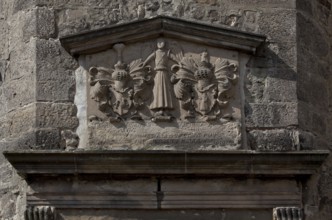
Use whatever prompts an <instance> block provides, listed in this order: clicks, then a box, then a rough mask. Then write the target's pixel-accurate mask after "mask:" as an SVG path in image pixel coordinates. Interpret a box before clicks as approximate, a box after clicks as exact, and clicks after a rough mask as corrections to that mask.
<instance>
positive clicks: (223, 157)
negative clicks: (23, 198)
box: [4, 150, 329, 177]
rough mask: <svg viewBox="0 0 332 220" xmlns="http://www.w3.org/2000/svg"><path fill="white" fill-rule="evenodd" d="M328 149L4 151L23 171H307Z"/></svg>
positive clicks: (310, 171) (280, 173)
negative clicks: (280, 150)
mask: <svg viewBox="0 0 332 220" xmlns="http://www.w3.org/2000/svg"><path fill="white" fill-rule="evenodd" d="M328 154H329V152H328V151H299V152H284V153H283V152H279V153H277V152H274V153H268V152H252V151H236V152H230V151H213V152H208V151H202V152H181V151H175V152H169V151H89V152H54V151H46V150H43V151H33V152H29V151H23V152H4V155H5V157H6V158H7V159H8V161H9V162H10V163H11V164H12V165H13V167H14V168H15V169H16V170H17V172H18V173H19V174H21V175H22V176H23V177H28V176H29V175H32V176H33V175H52V176H54V175H62V174H72V175H77V174H82V175H83V174H99V175H104V174H108V175H110V174H112V175H125V176H129V175H134V176H140V175H141V176H153V175H161V174H162V175H165V176H167V175H177V176H179V175H182V176H185V175H192V174H194V175H196V176H199V175H203V176H204V175H213V176H218V175H222V176H227V175H230V176H234V175H237V176H246V175H250V176H255V175H262V176H274V177H276V176H306V175H312V174H313V173H315V172H316V169H317V168H318V167H319V166H320V165H321V164H322V162H323V161H324V160H325V158H326V157H327V155H328Z"/></svg>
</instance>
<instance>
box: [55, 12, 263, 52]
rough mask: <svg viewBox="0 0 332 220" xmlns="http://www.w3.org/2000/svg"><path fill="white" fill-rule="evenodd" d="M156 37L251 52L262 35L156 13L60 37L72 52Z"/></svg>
mask: <svg viewBox="0 0 332 220" xmlns="http://www.w3.org/2000/svg"><path fill="white" fill-rule="evenodd" d="M157 37H169V38H175V39H181V40H185V41H190V42H193V43H198V44H203V45H208V46H213V47H220V48H226V49H231V50H238V51H242V52H246V53H255V52H256V48H257V47H258V46H259V45H260V44H262V43H263V42H264V41H265V39H266V37H265V36H263V35H258V34H254V33H249V32H244V31H239V30H234V29H230V28H225V27H221V26H217V25H208V24H203V23H198V22H193V21H187V20H183V19H179V18H172V17H166V16H157V17H154V18H149V19H143V20H136V21H132V22H128V23H123V24H117V25H113V26H110V27H107V28H102V29H98V30H93V31H88V32H82V33H78V34H74V35H70V36H64V37H62V38H61V39H60V41H61V44H62V45H63V47H64V48H65V49H66V50H67V51H68V52H69V53H70V54H71V55H73V56H79V55H81V54H91V53H97V52H100V51H103V50H107V49H110V48H112V46H113V45H114V44H117V43H125V44H130V43H135V42H138V41H144V40H146V39H152V38H157Z"/></svg>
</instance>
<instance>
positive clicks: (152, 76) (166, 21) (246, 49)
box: [61, 17, 265, 150]
mask: <svg viewBox="0 0 332 220" xmlns="http://www.w3.org/2000/svg"><path fill="white" fill-rule="evenodd" d="M264 39H265V38H264V37H262V36H259V35H253V34H248V33H243V32H239V31H234V30H229V29H224V28H221V27H215V26H213V27H212V26H208V25H203V24H200V23H193V22H188V21H184V20H179V19H174V18H168V17H157V18H153V19H147V20H142V21H135V22H132V23H131V24H122V25H116V26H113V27H110V28H106V29H102V30H97V31H93V32H88V33H85V34H81V35H76V36H70V37H66V38H63V39H62V40H61V41H62V43H63V45H64V47H65V48H66V49H67V50H68V51H69V52H70V53H72V54H73V55H74V56H78V59H79V62H80V64H81V66H82V69H81V70H80V71H81V72H79V73H77V75H79V74H80V75H83V78H82V77H81V78H79V79H78V80H81V81H82V80H83V81H84V82H86V84H87V86H86V88H83V89H82V88H78V89H77V97H78V98H77V100H78V102H81V103H78V104H79V105H82V106H84V105H86V107H85V109H84V112H79V113H78V114H80V115H84V116H83V117H82V119H81V122H82V123H80V126H81V127H80V129H79V130H82V132H83V133H84V134H88V138H84V137H80V145H81V147H82V146H84V147H85V148H86V147H87V146H93V147H95V148H107V149H127V148H134V149H177V150H179V149H188V148H189V149H192V150H193V149H196V150H197V149H199V150H204V149H233V150H234V149H238V148H239V147H240V143H241V115H242V112H243V110H242V109H243V105H244V103H242V98H241V94H242V90H243V88H242V86H241V83H243V81H242V80H243V74H244V71H245V64H246V62H247V61H248V59H249V55H248V54H252V53H254V52H255V50H256V47H257V46H258V45H259V44H260V43H261V42H263V41H264ZM83 81H82V82H83ZM83 96H85V98H82V97H83ZM84 117H85V118H84ZM79 147H80V146H79Z"/></svg>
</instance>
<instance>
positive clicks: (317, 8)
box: [297, 0, 332, 219]
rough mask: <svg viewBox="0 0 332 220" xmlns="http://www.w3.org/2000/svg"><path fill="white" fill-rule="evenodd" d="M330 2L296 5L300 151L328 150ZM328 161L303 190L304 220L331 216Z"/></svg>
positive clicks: (331, 55)
mask: <svg viewBox="0 0 332 220" xmlns="http://www.w3.org/2000/svg"><path fill="white" fill-rule="evenodd" d="M331 3H332V2H331V1H329V0H325V1H322V0H317V1H298V3H297V8H298V14H297V45H298V47H297V54H298V55H297V59H298V60H297V66H298V72H297V74H298V86H297V95H298V100H299V105H298V108H299V128H300V131H301V133H302V134H301V136H300V141H301V142H302V143H305V142H307V144H303V145H302V146H301V147H302V149H311V148H318V149H329V150H331V76H332V75H331V74H332V68H331V64H332V63H331V61H332V47H331V46H332V16H331V15H332V14H331ZM331 165H332V159H331V157H330V158H329V159H328V160H327V161H326V163H325V164H324V165H323V166H322V168H321V170H319V174H317V175H315V176H313V177H312V178H311V180H310V181H309V183H308V185H307V186H306V187H305V192H307V194H306V195H305V200H304V202H305V204H306V206H305V212H306V215H307V219H329V218H331V216H332V208H331V207H332V190H331V189H332V185H331V183H332V176H331Z"/></svg>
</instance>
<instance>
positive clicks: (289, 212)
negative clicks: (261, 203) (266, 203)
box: [273, 207, 303, 220]
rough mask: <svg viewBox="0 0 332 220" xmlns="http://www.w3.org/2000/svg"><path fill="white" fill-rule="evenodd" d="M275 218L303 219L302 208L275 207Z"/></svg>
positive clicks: (284, 219)
mask: <svg viewBox="0 0 332 220" xmlns="http://www.w3.org/2000/svg"><path fill="white" fill-rule="evenodd" d="M273 220H303V215H302V210H301V209H300V208H298V207H277V208H274V209H273Z"/></svg>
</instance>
